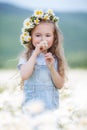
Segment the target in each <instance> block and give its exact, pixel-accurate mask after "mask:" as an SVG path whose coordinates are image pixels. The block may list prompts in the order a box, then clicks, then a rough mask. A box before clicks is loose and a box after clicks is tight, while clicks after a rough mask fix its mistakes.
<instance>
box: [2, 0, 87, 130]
mask: <svg viewBox="0 0 87 130" xmlns="http://www.w3.org/2000/svg"><path fill="white" fill-rule="evenodd" d="M50 8H51V9H53V10H54V12H55V14H56V16H58V17H60V21H59V27H60V29H61V31H62V33H63V36H64V44H63V47H64V50H65V56H66V59H67V62H68V65H69V68H70V69H69V72H68V73H67V75H68V81H67V83H66V84H65V87H64V88H63V89H62V90H59V93H60V108H59V112H57V113H56V115H58V119H60V121H59V122H58V123H59V125H58V127H59V129H60V130H87V0H43V1H41V0H24V1H22V0H0V129H1V130H12V129H14V130H24V129H26V130H33V128H31V127H33V126H31V125H32V122H31V121H33V122H34V123H36V124H40V125H42V126H41V128H39V130H48V129H50V130H57V129H55V123H53V126H52V122H54V120H53V119H54V118H53V117H51V119H52V120H50V118H49V116H48V117H47V114H46V117H45V116H43V117H44V118H43V119H41V118H39V119H38V118H35V120H31V117H29V119H30V120H29V122H28V120H27V118H25V117H23V115H22V114H21V112H20V110H21V103H22V101H23V91H21V90H20V84H19V83H20V78H19V77H20V75H19V72H18V70H17V63H18V60H19V55H20V54H21V52H22V51H24V47H23V46H21V44H20V34H21V28H22V24H23V21H24V19H25V18H27V17H29V16H31V15H32V13H33V11H34V10H35V9H42V10H47V9H50ZM30 108H31V110H32V111H33V110H35V108H36V110H37V111H38V109H37V108H38V107H37V104H36V107H35V106H34V108H33V107H32V105H31V107H30ZM50 115H52V114H51V113H50ZM48 118H49V119H48ZM41 120H42V124H41V122H40V121H41ZM44 121H45V122H44ZM46 121H48V122H46ZM21 122H22V123H21ZM43 124H44V125H45V126H43ZM45 128H46V129H45ZM52 128H53V129H52Z"/></svg>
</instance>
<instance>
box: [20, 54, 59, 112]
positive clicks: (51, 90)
mask: <svg viewBox="0 0 87 130" xmlns="http://www.w3.org/2000/svg"><path fill="white" fill-rule="evenodd" d="M26 62H27V61H26V60H25V59H20V61H19V63H18V68H19V69H20V66H21V65H22V64H25V63H26ZM57 64H58V63H57V60H56V59H55V64H54V67H55V69H56V70H57ZM24 97H25V99H24V102H23V105H25V104H26V103H27V102H29V101H32V100H41V101H42V102H43V103H44V105H45V109H46V110H47V109H48V110H53V109H56V108H57V107H58V105H59V92H58V89H57V88H56V87H55V85H54V83H53V81H52V78H51V74H50V71H49V68H48V67H47V65H46V61H45V58H44V54H43V53H41V54H39V55H38V56H37V59H36V64H35V68H34V71H33V73H32V76H31V77H30V78H29V79H27V80H25V81H24Z"/></svg>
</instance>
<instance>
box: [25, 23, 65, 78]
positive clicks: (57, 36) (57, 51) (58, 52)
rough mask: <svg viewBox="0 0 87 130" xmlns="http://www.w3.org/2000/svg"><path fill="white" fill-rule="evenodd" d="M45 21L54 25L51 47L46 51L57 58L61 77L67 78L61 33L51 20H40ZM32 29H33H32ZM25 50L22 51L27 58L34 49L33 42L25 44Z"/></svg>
mask: <svg viewBox="0 0 87 130" xmlns="http://www.w3.org/2000/svg"><path fill="white" fill-rule="evenodd" d="M42 22H45V23H51V24H53V25H54V43H53V45H52V46H51V48H49V49H48V52H51V53H52V54H53V55H54V56H55V57H56V58H57V60H58V72H59V74H60V75H61V76H62V77H63V79H64V80H65V79H67V77H66V70H67V62H66V59H65V55H64V49H63V45H62V44H63V35H62V33H61V31H60V29H59V27H58V25H56V24H55V23H54V22H52V21H42ZM42 22H41V23H42ZM32 31H33V30H32ZM27 48H28V49H27V50H26V51H25V52H24V54H23V56H24V57H25V58H26V59H27V60H28V59H29V58H30V56H31V52H32V50H34V48H35V47H34V46H33V44H28V45H27Z"/></svg>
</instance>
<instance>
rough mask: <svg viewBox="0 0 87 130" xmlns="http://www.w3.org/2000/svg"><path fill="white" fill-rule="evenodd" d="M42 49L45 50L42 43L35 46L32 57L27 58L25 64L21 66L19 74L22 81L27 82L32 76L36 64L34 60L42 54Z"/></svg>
mask: <svg viewBox="0 0 87 130" xmlns="http://www.w3.org/2000/svg"><path fill="white" fill-rule="evenodd" d="M42 49H43V50H44V49H46V46H44V44H42V43H40V44H37V46H36V48H35V50H34V52H33V54H32V56H31V57H30V58H29V60H28V61H27V63H26V64H24V65H22V66H21V70H20V74H21V78H22V80H27V79H28V78H29V77H30V76H31V75H32V73H33V70H34V66H35V63H36V58H37V56H38V54H39V53H41V52H42Z"/></svg>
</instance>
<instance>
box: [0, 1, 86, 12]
mask: <svg viewBox="0 0 87 130" xmlns="http://www.w3.org/2000/svg"><path fill="white" fill-rule="evenodd" d="M1 2H6V3H11V4H14V5H16V6H19V7H22V8H26V9H50V8H51V9H53V10H57V11H83V12H85V11H86V12H87V0H0V3H1Z"/></svg>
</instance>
